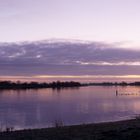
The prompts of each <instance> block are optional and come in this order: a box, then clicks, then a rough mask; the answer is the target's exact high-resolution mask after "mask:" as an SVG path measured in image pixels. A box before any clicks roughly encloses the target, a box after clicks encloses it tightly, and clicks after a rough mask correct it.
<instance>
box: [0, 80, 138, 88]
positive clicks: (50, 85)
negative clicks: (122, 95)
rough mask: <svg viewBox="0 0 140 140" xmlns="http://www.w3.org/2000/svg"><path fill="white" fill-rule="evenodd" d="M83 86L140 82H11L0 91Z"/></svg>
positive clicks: (126, 84)
mask: <svg viewBox="0 0 140 140" xmlns="http://www.w3.org/2000/svg"><path fill="white" fill-rule="evenodd" d="M81 86H140V82H133V83H126V82H120V83H118V82H114V83H113V82H102V83H84V84H82V83H80V82H74V81H71V82H60V81H57V82H51V83H39V82H30V83H29V82H20V81H18V82H11V81H0V89H39V88H54V89H55V88H57V89H59V88H66V87H81Z"/></svg>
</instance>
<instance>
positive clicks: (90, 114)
mask: <svg viewBox="0 0 140 140" xmlns="http://www.w3.org/2000/svg"><path fill="white" fill-rule="evenodd" d="M116 89H118V91H119V94H118V95H117V96H116V93H115V91H116ZM139 91H140V88H139V87H81V88H75V89H72V88H69V89H62V90H52V89H40V90H3V91H0V127H14V128H15V129H24V128H38V127H51V126H54V125H55V122H63V124H64V125H70V124H81V123H91V122H102V121H112V120H121V119H126V118H129V117H132V116H133V115H135V114H140V92H139Z"/></svg>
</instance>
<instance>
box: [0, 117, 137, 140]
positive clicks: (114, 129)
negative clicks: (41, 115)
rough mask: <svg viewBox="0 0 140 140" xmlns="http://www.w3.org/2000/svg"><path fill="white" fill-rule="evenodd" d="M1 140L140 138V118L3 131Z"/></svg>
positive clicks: (0, 136) (128, 139) (124, 139)
mask: <svg viewBox="0 0 140 140" xmlns="http://www.w3.org/2000/svg"><path fill="white" fill-rule="evenodd" d="M0 140H140V120H139V119H135V120H127V121H119V122H109V123H100V124H88V125H77V126H69V127H68V126H65V127H58V128H47V129H35V130H22V131H15V132H3V133H0Z"/></svg>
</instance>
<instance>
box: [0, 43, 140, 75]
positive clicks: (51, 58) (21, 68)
mask: <svg viewBox="0 0 140 140" xmlns="http://www.w3.org/2000/svg"><path fill="white" fill-rule="evenodd" d="M139 54H140V51H132V50H127V49H120V48H115V47H114V45H113V44H112V45H111V44H105V43H100V42H93V43H80V42H74V43H73V42H47V41H42V42H25V43H18V44H16V43H11V44H10V43H9V44H7V43H6V44H1V45H0V68H1V69H0V75H8V74H9V75H35V74H42V75H43V74H52V75H53V74H56V75H57V74H60V75H61V74H63V75H71V74H72V75H81V74H89V75H90V74H91V75H94V74H95V75H96V74H106V75H108V74H112V75H115V74H132V73H134V72H135V74H140V72H139V68H140V66H139V65H138V66H125V65H121V66H116V65H112V66H109V65H106V66H102V65H100V63H101V62H106V63H112V64H114V63H120V62H139V61H140V55H139ZM78 62H83V63H89V65H82V63H78ZM96 63H98V65H96ZM128 64H129V63H128Z"/></svg>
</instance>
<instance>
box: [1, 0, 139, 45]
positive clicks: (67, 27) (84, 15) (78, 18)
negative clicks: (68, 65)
mask: <svg viewBox="0 0 140 140" xmlns="http://www.w3.org/2000/svg"><path fill="white" fill-rule="evenodd" d="M139 7H140V1H139V0H0V9H1V12H0V41H1V42H7V41H8V42H16V41H27V40H41V39H49V38H63V39H80V40H91V41H106V42H129V44H130V43H131V44H135V47H138V45H139V44H140V41H139V35H140V28H139V25H140V16H139V13H140V8H139ZM128 46H129V45H128Z"/></svg>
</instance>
